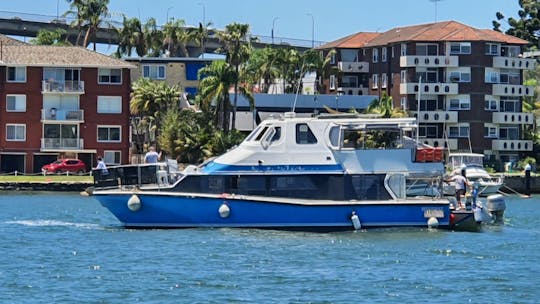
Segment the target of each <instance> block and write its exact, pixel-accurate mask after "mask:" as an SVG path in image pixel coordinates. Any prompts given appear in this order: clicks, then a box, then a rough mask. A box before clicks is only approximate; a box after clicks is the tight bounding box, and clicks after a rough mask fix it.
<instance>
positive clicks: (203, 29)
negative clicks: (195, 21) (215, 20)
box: [191, 22, 213, 58]
mask: <svg viewBox="0 0 540 304" xmlns="http://www.w3.org/2000/svg"><path fill="white" fill-rule="evenodd" d="M212 25H213V24H212V22H208V23H206V24H202V23H201V22H199V27H197V28H195V29H192V35H191V38H193V40H194V41H195V43H196V44H197V46H199V47H200V48H201V55H202V56H203V58H204V51H205V46H204V45H205V42H206V40H207V39H208V37H209V36H210V31H209V28H210V27H211V26H212Z"/></svg>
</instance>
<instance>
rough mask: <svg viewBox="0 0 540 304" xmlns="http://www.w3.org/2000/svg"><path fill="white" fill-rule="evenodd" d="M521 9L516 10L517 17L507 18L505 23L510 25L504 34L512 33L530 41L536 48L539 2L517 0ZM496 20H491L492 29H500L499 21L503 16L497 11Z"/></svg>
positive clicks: (538, 29)
mask: <svg viewBox="0 0 540 304" xmlns="http://www.w3.org/2000/svg"><path fill="white" fill-rule="evenodd" d="M519 6H520V7H521V9H520V10H519V11H518V15H519V19H514V18H513V17H510V18H508V20H507V23H508V25H509V26H510V28H509V29H508V30H506V34H508V35H512V36H515V37H518V38H521V39H524V40H527V41H529V42H530V43H531V45H532V46H534V47H535V48H538V43H539V39H538V36H539V33H540V19H539V18H540V2H538V1H537V0H519ZM496 18H497V20H494V21H493V29H494V30H496V31H501V23H500V22H499V21H501V20H503V19H504V18H505V16H504V15H503V14H502V13H500V12H497V14H496Z"/></svg>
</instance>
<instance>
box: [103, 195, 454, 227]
mask: <svg viewBox="0 0 540 304" xmlns="http://www.w3.org/2000/svg"><path fill="white" fill-rule="evenodd" d="M133 196H135V197H136V199H137V201H138V202H140V206H139V208H138V209H137V210H136V211H132V210H131V209H130V208H129V207H128V201H129V200H130V199H131V198H132V197H133ZM94 197H95V198H96V199H97V200H99V201H100V203H101V204H102V205H103V206H104V207H105V208H107V209H108V210H109V211H110V212H111V213H113V214H114V215H115V216H116V218H118V220H119V221H120V222H122V223H123V225H124V226H126V227H141V228H181V227H252V228H276V229H294V228H306V229H307V228H310V229H312V228H320V229H336V230H343V229H354V225H353V222H352V220H351V217H352V216H353V214H356V215H357V216H358V219H359V222H360V225H361V228H373V227H406V226H420V227H421V226H424V227H425V226H427V225H428V219H429V218H430V217H435V218H437V224H438V226H439V227H449V224H450V220H449V219H450V208H449V204H448V201H445V200H432V199H423V200H413V201H411V200H403V201H390V202H389V201H361V202H360V201H352V202H350V201H346V202H330V201H317V200H303V201H298V202H295V201H294V200H291V199H284V200H279V199H275V200H269V199H262V198H261V199H254V198H250V199H246V198H245V197H242V198H239V197H233V196H229V197H219V196H216V197H211V196H197V195H193V194H171V193H167V192H156V193H107V194H100V193H94ZM223 206H225V207H223ZM220 208H222V209H223V208H225V210H227V211H228V213H227V214H224V213H222V212H221V211H222V210H220ZM224 215H226V216H224ZM357 228H358V227H357Z"/></svg>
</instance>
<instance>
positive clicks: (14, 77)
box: [7, 67, 26, 82]
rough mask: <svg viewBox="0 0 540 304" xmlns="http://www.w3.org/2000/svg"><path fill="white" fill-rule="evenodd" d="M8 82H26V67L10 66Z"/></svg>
mask: <svg viewBox="0 0 540 304" xmlns="http://www.w3.org/2000/svg"><path fill="white" fill-rule="evenodd" d="M7 81H8V82H26V67H8V68H7Z"/></svg>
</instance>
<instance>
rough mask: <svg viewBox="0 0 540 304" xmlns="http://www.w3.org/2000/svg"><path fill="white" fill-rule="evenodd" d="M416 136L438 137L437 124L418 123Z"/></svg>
mask: <svg viewBox="0 0 540 304" xmlns="http://www.w3.org/2000/svg"><path fill="white" fill-rule="evenodd" d="M418 136H420V137H427V138H439V135H438V132H437V126H435V125H424V124H423V125H420V126H419V127H418Z"/></svg>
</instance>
